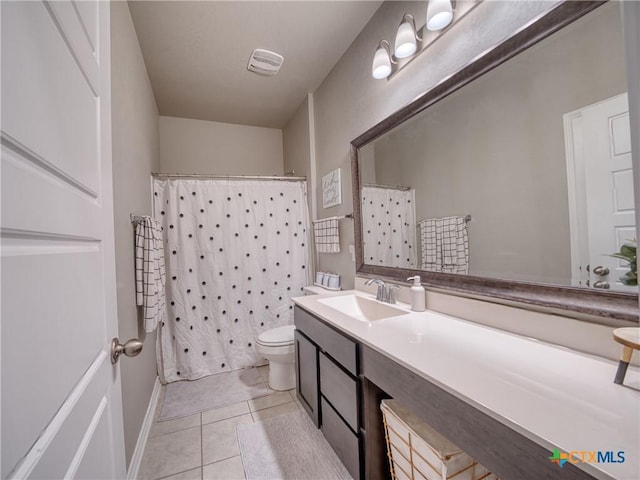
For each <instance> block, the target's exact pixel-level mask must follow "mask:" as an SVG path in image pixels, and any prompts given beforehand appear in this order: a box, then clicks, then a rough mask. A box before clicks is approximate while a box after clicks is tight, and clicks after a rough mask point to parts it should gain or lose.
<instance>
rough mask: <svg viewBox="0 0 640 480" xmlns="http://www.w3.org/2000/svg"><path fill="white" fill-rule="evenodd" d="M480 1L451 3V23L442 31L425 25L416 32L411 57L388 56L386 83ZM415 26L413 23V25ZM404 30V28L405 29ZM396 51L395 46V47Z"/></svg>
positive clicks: (403, 19) (403, 18) (403, 20)
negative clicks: (414, 46)
mask: <svg viewBox="0 0 640 480" xmlns="http://www.w3.org/2000/svg"><path fill="white" fill-rule="evenodd" d="M481 1H482V0H474V1H464V2H457V1H455V0H454V1H452V2H451V4H452V6H453V19H452V21H451V23H450V24H449V25H448V26H447V27H446V28H445V29H443V30H440V31H431V30H429V29H428V28H427V26H426V24H425V25H424V26H423V27H422V28H420V30H418V31H417V32H416V34H415V35H416V40H417V41H416V47H417V48H416V51H415V53H413V55H410V56H408V57H406V58H400V57H397V56H396V55H391V56H390V60H391V72H390V73H389V76H387V77H386V79H387V81H389V80H391V79H392V78H393V77H395V76H396V75H397V74H398V72H400V71H401V70H402V69H403V68H404V67H406V66H407V65H408V64H409V63H411V62H412V61H413V60H414V59H415V58H417V57H418V56H419V55H420V54H421V53H422V52H424V51H425V49H426V48H427V47H429V46H430V45H431V44H433V43H434V42H435V41H436V40H437V39H438V38H440V37H441V36H442V35H444V33H445V32H447V31H448V30H450V29H451V27H452V26H453V25H455V24H456V23H458V22H459V21H460V20H462V19H463V18H464V17H465V16H466V15H467V14H468V13H469V12H471V11H472V10H473V9H474V8H475V7H477V6H478V5H479V4H480V2H481ZM427 8H429V5H427ZM407 15H410V14H405V15H404V16H403V17H402V22H400V24H401V26H402V25H403V24H404V23H405V19H406V17H407ZM411 18H412V19H413V16H411ZM414 25H415V23H414ZM405 28H406V27H405ZM399 30H400V28H398V33H399ZM397 36H398V35H396V37H397ZM386 43H387V45H389V43H388V42H386ZM396 45H397V41H396ZM395 48H396V51H397V46H395ZM380 78H385V77H380Z"/></svg>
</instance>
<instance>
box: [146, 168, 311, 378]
mask: <svg viewBox="0 0 640 480" xmlns="http://www.w3.org/2000/svg"><path fill="white" fill-rule="evenodd" d="M153 186H154V215H155V217H156V218H157V219H158V220H160V222H161V223H162V225H163V229H164V234H165V258H166V264H167V287H166V295H167V309H168V315H167V320H166V321H165V322H164V323H163V324H162V326H161V327H160V328H159V334H158V370H159V372H160V378H161V380H162V381H163V383H166V382H173V381H176V380H186V379H189V380H194V379H197V378H200V377H204V376H206V375H211V374H214V373H219V372H223V371H230V370H237V369H240V368H246V367H250V366H254V365H258V364H261V363H263V361H262V358H261V357H260V355H258V354H257V353H256V351H255V342H256V339H257V338H258V335H260V333H262V332H264V331H265V330H268V329H271V328H274V327H278V326H282V325H288V324H293V303H292V302H291V298H292V297H295V296H299V295H302V294H303V292H302V290H303V287H304V286H306V285H308V284H309V282H308V274H309V272H308V270H309V269H308V266H307V265H308V240H307V234H308V231H309V229H308V224H309V219H308V212H307V198H306V185H305V183H304V182H293V181H275V180H232V179H225V180H218V179H154V185H153Z"/></svg>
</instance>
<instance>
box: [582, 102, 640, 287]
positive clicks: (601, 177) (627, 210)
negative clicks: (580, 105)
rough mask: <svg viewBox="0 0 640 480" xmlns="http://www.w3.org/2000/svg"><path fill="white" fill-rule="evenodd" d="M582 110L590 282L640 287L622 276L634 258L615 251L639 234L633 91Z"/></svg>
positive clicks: (603, 284) (592, 283)
mask: <svg viewBox="0 0 640 480" xmlns="http://www.w3.org/2000/svg"><path fill="white" fill-rule="evenodd" d="M581 113H582V129H583V136H582V141H583V155H584V169H585V170H584V174H585V185H586V189H585V192H586V203H587V224H588V242H589V264H590V284H591V286H592V287H596V288H597V287H599V286H605V287H606V286H607V285H608V286H609V287H610V288H611V289H612V290H621V291H631V292H637V291H638V289H637V287H629V286H625V285H623V284H622V283H621V282H620V281H619V279H620V277H621V276H623V275H624V274H625V273H626V272H627V271H628V266H627V265H628V264H627V263H625V262H623V261H620V260H617V259H615V258H612V257H611V256H609V254H612V253H614V252H618V251H619V250H620V247H621V246H622V245H623V244H624V243H627V242H629V241H633V240H634V239H636V225H635V200H634V190H633V170H632V165H631V134H630V133H631V132H630V127H629V107H628V103H627V94H622V95H618V96H616V97H613V98H611V99H608V100H605V101H603V102H600V103H597V104H595V105H593V106H590V107H587V108H585V109H583V110H582V112H581ZM598 267H600V268H598ZM603 269H604V270H603ZM607 270H608V273H602V272H607ZM599 272H600V273H599Z"/></svg>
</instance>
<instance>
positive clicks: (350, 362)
mask: <svg viewBox="0 0 640 480" xmlns="http://www.w3.org/2000/svg"><path fill="white" fill-rule="evenodd" d="M294 311H295V324H296V328H297V329H299V330H301V331H302V332H303V333H304V334H305V335H306V336H307V337H309V338H310V339H311V340H312V341H313V342H314V343H315V344H316V345H318V346H319V347H320V349H321V350H323V351H325V352H327V354H328V355H329V356H330V357H332V358H333V359H335V360H336V362H338V363H339V364H340V365H342V366H343V367H344V368H345V370H347V371H348V372H349V373H351V374H352V375H358V370H357V362H356V358H357V356H358V353H357V352H358V351H357V345H356V343H355V342H353V341H352V340H350V339H348V338H347V337H345V336H344V335H342V334H340V333H338V332H337V331H336V330H334V329H333V328H331V327H329V326H328V325H326V324H325V323H324V322H322V320H320V319H318V318H317V317H314V316H313V315H311V314H310V313H308V312H307V311H306V310H303V309H302V308H300V307H298V306H297V305H296V307H295V310H294Z"/></svg>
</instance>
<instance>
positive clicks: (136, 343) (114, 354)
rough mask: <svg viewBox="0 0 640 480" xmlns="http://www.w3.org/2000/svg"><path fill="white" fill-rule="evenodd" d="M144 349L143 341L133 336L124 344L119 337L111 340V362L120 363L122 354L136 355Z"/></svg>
mask: <svg viewBox="0 0 640 480" xmlns="http://www.w3.org/2000/svg"><path fill="white" fill-rule="evenodd" d="M141 351H142V342H141V341H140V340H138V339H137V338H132V339H131V340H129V341H127V342H126V343H125V344H124V345H123V344H121V343H120V340H119V339H118V337H115V338H114V339H113V340H111V363H113V364H116V363H118V359H119V358H120V355H121V354H123V353H124V354H125V355H126V356H127V357H135V356H136V355H138V354H139V353H140V352H141Z"/></svg>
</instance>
